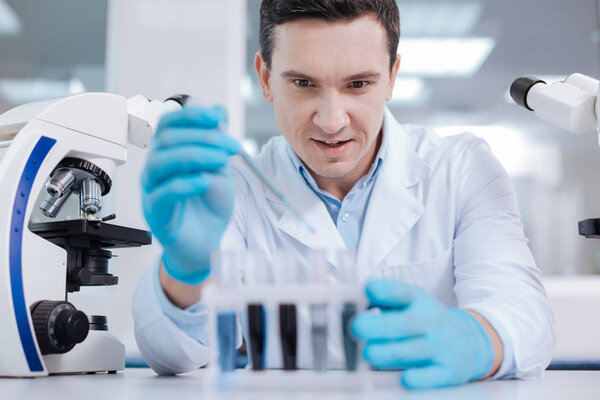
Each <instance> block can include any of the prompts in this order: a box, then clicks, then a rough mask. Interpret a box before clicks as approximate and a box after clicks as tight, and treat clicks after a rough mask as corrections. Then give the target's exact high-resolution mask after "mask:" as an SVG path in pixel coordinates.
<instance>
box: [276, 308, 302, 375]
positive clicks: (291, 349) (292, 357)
mask: <svg viewBox="0 0 600 400" xmlns="http://www.w3.org/2000/svg"><path fill="white" fill-rule="evenodd" d="M279 334H280V336H281V354H282V357H283V369H284V370H288V371H289V370H295V369H296V350H297V346H298V327H297V323H296V305H295V304H280V305H279Z"/></svg>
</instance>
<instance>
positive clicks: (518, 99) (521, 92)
mask: <svg viewBox="0 0 600 400" xmlns="http://www.w3.org/2000/svg"><path fill="white" fill-rule="evenodd" d="M537 83H546V82H544V81H543V80H541V79H538V78H535V77H531V76H524V77H521V78H517V79H516V80H515V81H514V82H513V83H512V85H510V97H512V99H513V100H514V101H515V103H517V104H518V105H520V106H521V107H525V108H526V109H528V110H529V111H533V108H531V107H529V105H528V104H527V94H528V93H529V89H531V88H532V87H533V85H535V84H537Z"/></svg>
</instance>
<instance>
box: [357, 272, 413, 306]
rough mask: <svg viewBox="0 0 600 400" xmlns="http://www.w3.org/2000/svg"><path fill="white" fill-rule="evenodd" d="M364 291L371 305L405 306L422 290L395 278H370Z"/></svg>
mask: <svg viewBox="0 0 600 400" xmlns="http://www.w3.org/2000/svg"><path fill="white" fill-rule="evenodd" d="M366 293H367V298H368V299H369V304H370V306H371V307H381V308H406V307H407V306H408V305H409V304H410V303H411V302H412V301H413V300H414V299H415V298H416V297H417V296H420V295H421V294H422V293H423V290H422V289H421V288H419V287H418V286H414V285H409V284H407V283H404V282H402V281H399V280H396V279H371V280H370V281H369V282H368V283H367V287H366Z"/></svg>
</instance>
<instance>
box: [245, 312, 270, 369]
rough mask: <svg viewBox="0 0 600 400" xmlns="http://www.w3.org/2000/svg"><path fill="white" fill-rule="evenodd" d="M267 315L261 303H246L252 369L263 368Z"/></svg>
mask: <svg viewBox="0 0 600 400" xmlns="http://www.w3.org/2000/svg"><path fill="white" fill-rule="evenodd" d="M266 323H267V317H266V312H265V308H264V307H263V305H262V304H248V336H249V339H250V358H251V360H252V369H253V370H255V371H260V370H263V369H265V341H266V336H267V327H266Z"/></svg>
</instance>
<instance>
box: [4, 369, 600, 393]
mask: <svg viewBox="0 0 600 400" xmlns="http://www.w3.org/2000/svg"><path fill="white" fill-rule="evenodd" d="M383 374H387V373H383ZM390 374H391V375H390V378H392V379H395V376H396V375H397V373H390ZM207 381H208V376H207V374H206V371H204V370H199V371H196V372H193V373H188V374H183V375H179V376H166V377H165V376H157V375H156V374H155V373H154V372H152V371H151V370H150V369H146V368H139V369H137V368H136V369H126V370H125V371H120V372H118V373H117V374H115V375H109V374H95V375H58V376H49V377H41V378H0V399H14V400H29V399H36V400H37V399H40V400H46V399H47V400H54V399H56V400H71V399H72V400H75V399H77V400H82V399H86V400H88V399H89V400H96V399H98V400H104V399H106V400H121V399H128V400H129V399H144V400H153V399H161V400H185V399H195V400H198V399H211V398H214V399H237V398H243V399H244V400H250V399H257V400H258V399H260V400H267V399H285V400H295V399H327V400H329V399H369V400H372V399H442V400H443V399H461V400H467V399H492V398H493V399H511V400H519V399H524V400H532V399H544V400H547V399H598V398H600V371H547V372H546V374H545V377H544V378H543V379H542V380H534V381H523V380H503V381H489V382H474V383H469V384H467V385H463V386H459V387H453V388H446V389H436V390H426V391H407V390H405V389H403V388H401V387H400V386H395V385H394V386H393V387H388V388H386V389H384V390H378V391H375V392H362V393H359V392H347V391H346V392H331V391H327V392H314V391H312V392H311V391H309V389H305V390H303V391H290V390H287V391H285V392H281V391H279V392H275V391H260V392H256V391H252V392H245V393H239V392H234V393H229V394H218V393H212V392H209V391H207V390H206V385H207Z"/></svg>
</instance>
